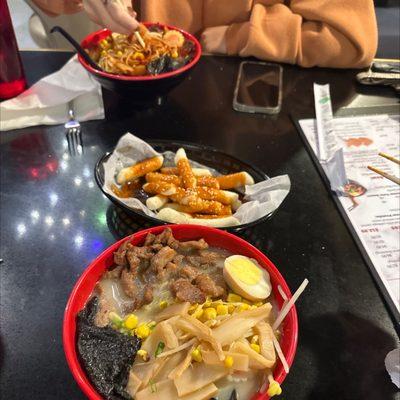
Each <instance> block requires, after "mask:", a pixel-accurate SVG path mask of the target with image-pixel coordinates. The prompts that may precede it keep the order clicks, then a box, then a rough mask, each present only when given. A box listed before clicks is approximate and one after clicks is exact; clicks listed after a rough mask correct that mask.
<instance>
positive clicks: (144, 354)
mask: <svg viewBox="0 0 400 400" xmlns="http://www.w3.org/2000/svg"><path fill="white" fill-rule="evenodd" d="M137 353H138V355H139V356H140V357H142V359H143V361H148V359H149V353H147V351H146V350H142V349H140V350H138V352H137Z"/></svg>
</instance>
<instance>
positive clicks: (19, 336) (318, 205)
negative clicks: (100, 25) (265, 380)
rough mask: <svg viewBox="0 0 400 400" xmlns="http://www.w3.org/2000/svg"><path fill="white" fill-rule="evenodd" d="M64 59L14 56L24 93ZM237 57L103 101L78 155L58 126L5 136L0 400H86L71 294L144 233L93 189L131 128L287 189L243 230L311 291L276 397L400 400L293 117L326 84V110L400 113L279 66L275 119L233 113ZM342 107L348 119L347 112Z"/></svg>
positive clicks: (373, 303) (389, 341)
mask: <svg viewBox="0 0 400 400" xmlns="http://www.w3.org/2000/svg"><path fill="white" fill-rule="evenodd" d="M70 56H71V54H70V53H60V52H23V54H22V58H23V62H24V65H25V70H26V74H27V78H28V81H29V83H30V84H32V83H33V82H35V81H36V80H38V79H39V78H40V77H42V76H44V75H47V74H49V73H50V72H53V71H55V70H57V69H58V68H59V67H60V66H61V65H63V63H64V62H65V61H66V60H67V59H68V58H69V57H70ZM239 62H240V60H239V59H235V58H228V57H203V58H202V59H201V61H200V63H199V65H198V66H197V68H195V70H194V71H193V72H192V73H191V74H190V77H189V79H187V80H186V81H185V82H183V83H182V84H181V85H180V86H179V87H177V88H176V89H174V90H173V92H171V94H170V96H169V98H168V99H167V101H166V102H165V103H164V104H163V105H161V106H155V107H149V108H145V109H143V108H142V109H138V108H137V107H136V106H134V105H131V104H129V101H126V100H121V99H117V98H116V97H115V96H109V95H107V96H105V97H106V98H105V102H106V104H107V114H108V118H107V120H101V121H91V122H85V123H83V124H82V127H83V138H84V149H85V154H84V156H83V157H70V156H69V155H68V151H67V145H66V140H65V135H64V128H63V127H62V126H47V127H43V126H40V127H32V128H26V129H22V130H16V131H9V132H2V133H1V134H0V138H1V255H0V258H1V259H2V260H3V261H2V262H1V264H0V272H1V325H0V326H1V337H0V345H1V347H0V373H1V394H2V396H3V397H2V398H3V399H7V400H12V399H41V400H46V399H68V400H70V399H83V398H84V395H83V394H82V392H81V391H80V389H79V388H78V386H77V384H76V383H75V382H74V380H73V378H72V375H71V373H70V371H69V369H68V366H67V364H66V361H65V358H64V353H63V347H62V335H61V332H62V322H63V313H64V307H65V304H66V302H67V299H68V296H69V294H70V291H71V289H72V287H73V285H74V283H75V282H76V280H77V278H78V277H79V276H80V274H81V273H82V271H83V270H84V269H85V268H86V267H87V265H88V264H89V263H90V261H91V260H93V259H94V258H95V257H96V256H97V255H98V254H99V253H100V252H101V251H102V250H104V249H105V248H106V247H108V246H109V245H110V244H112V243H113V242H115V241H116V240H117V239H119V238H121V237H123V236H126V235H127V234H129V233H132V232H134V231H135V230H137V229H139V228H140V227H138V226H137V225H136V224H135V221H132V220H130V219H129V218H127V216H126V215H125V214H124V213H123V212H121V210H119V209H117V208H115V207H114V206H113V205H112V204H111V203H110V202H109V200H107V199H106V198H105V197H104V196H103V195H102V194H101V193H100V191H99V189H98V188H97V186H96V184H95V182H94V178H93V167H94V165H95V162H96V160H97V159H98V158H99V157H100V156H101V155H102V154H103V153H104V152H106V151H109V150H112V148H113V146H115V144H116V142H117V140H118V139H119V137H120V136H121V135H122V134H124V133H125V132H126V131H130V132H134V133H135V134H136V135H138V136H140V137H142V138H145V139H147V138H148V139H175V140H185V141H191V142H195V143H202V144H207V145H211V146H214V147H215V148H217V149H219V150H222V151H225V152H227V153H229V154H232V155H234V156H236V157H239V158H241V159H243V160H244V161H247V162H250V163H253V164H254V165H256V166H257V167H259V168H261V169H262V170H264V171H265V172H266V173H267V174H268V175H270V176H276V175H280V174H289V176H290V179H291V182H292V188H291V192H290V194H289V196H288V197H287V199H286V200H285V201H284V203H283V204H282V206H281V207H280V209H279V210H278V212H277V213H276V214H275V215H274V216H273V218H272V219H270V220H269V221H267V222H265V223H263V224H262V225H259V226H257V227H256V228H254V229H251V230H250V231H249V232H246V233H244V237H245V238H246V239H247V240H249V241H250V242H251V243H253V244H255V245H256V246H257V247H258V248H259V249H261V250H262V251H263V252H265V253H266V254H267V255H268V256H269V257H270V258H271V259H272V261H273V262H274V263H275V264H276V265H277V266H278V268H279V269H280V271H281V272H282V274H283V276H284V277H285V278H286V280H287V282H288V284H289V286H290V288H291V289H292V290H295V289H296V288H297V287H298V285H299V284H300V283H301V282H302V281H303V279H304V278H308V279H309V280H310V284H309V286H308V288H307V290H306V292H305V293H304V294H303V296H302V297H301V299H300V300H299V302H298V303H297V310H298V315H299V346H298V349H297V354H296V358H295V361H294V364H293V366H292V369H291V372H290V374H289V376H288V377H287V379H286V380H285V382H284V384H283V395H282V396H281V397H282V398H284V399H296V400H302V399H318V400H322V399H341V400H343V399H349V400H350V399H351V400H353V399H374V400H375V399H385V400H386V399H399V398H400V396H399V393H398V392H397V390H396V387H395V386H394V385H393V384H392V383H391V381H390V379H389V376H388V374H387V373H386V371H385V368H384V358H385V356H386V354H387V353H388V352H389V351H390V350H392V349H394V348H395V347H396V346H398V336H397V334H396V330H395V328H394V323H393V320H392V319H391V317H390V314H389V312H388V310H387V308H386V306H385V303H384V300H383V298H382V296H381V295H380V293H379V291H378V289H377V287H376V285H375V283H374V281H373V279H372V277H371V275H370V273H369V271H368V268H367V266H366V264H365V262H364V261H363V259H362V257H361V255H360V252H359V251H358V249H357V247H356V245H355V243H354V241H353V239H352V237H351V235H350V234H349V232H348V230H347V229H346V227H345V224H344V222H343V220H342V219H341V217H340V214H339V212H338V210H337V209H336V208H335V204H334V202H333V200H332V198H331V195H330V193H329V192H328V190H327V189H326V187H325V186H324V184H323V182H322V180H321V177H320V176H319V175H318V173H317V171H316V169H315V167H314V165H313V163H312V161H311V158H310V156H309V155H308V153H307V151H306V150H305V147H304V145H303V143H302V141H301V139H300V136H299V135H298V133H297V132H296V129H295V127H294V125H293V123H292V121H291V118H290V114H291V113H294V114H299V115H301V114H303V115H307V116H309V117H311V116H313V96H312V83H313V82H314V81H316V82H319V83H330V84H331V92H332V98H333V103H334V109H335V110H338V109H339V108H341V109H342V113H351V112H353V111H354V110H350V109H349V107H364V110H366V108H365V107H366V106H367V107H378V108H377V109H379V107H380V106H382V105H390V104H396V103H397V100H396V99H395V98H394V97H393V96H394V95H393V92H392V91H391V89H389V88H384V89H374V88H362V87H360V86H358V85H357V84H356V83H355V80H354V77H355V74H356V71H352V70H346V71H337V70H329V69H311V70H303V69H300V68H297V67H292V66H285V67H284V97H283V107H282V111H281V113H280V114H279V115H277V116H275V117H269V116H263V115H250V114H243V113H237V112H235V111H233V110H232V106H231V105H232V94H233V88H234V83H235V79H236V74H237V70H238V65H239ZM343 110H344V111H343Z"/></svg>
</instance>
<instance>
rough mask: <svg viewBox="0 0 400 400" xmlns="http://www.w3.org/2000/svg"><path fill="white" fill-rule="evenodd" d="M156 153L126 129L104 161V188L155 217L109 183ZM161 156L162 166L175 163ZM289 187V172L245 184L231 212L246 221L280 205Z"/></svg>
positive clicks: (122, 200)
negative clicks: (239, 203) (240, 201)
mask: <svg viewBox="0 0 400 400" xmlns="http://www.w3.org/2000/svg"><path fill="white" fill-rule="evenodd" d="M156 155H159V153H157V152H156V151H155V150H154V149H153V148H152V147H151V146H150V145H149V144H148V143H146V142H145V141H143V140H142V139H140V138H138V137H136V136H134V135H132V134H131V133H126V134H125V135H124V136H122V137H121V139H120V140H119V141H118V144H117V146H116V148H115V150H114V151H113V153H112V154H111V156H110V157H109V159H108V160H107V161H106V162H105V163H104V165H103V166H104V185H103V190H104V191H105V192H106V193H108V194H109V195H111V196H113V197H114V198H116V199H118V200H119V201H121V202H122V203H124V204H125V205H127V206H128V207H130V208H133V209H136V210H141V211H143V212H144V213H145V214H147V215H149V216H151V217H156V218H157V214H156V213H155V212H153V211H151V210H149V209H148V208H147V207H146V206H145V205H144V204H143V203H142V202H141V201H140V200H138V199H135V198H120V197H118V196H117V195H116V194H115V193H114V192H113V191H112V190H111V185H112V184H116V181H115V176H116V175H117V174H118V172H119V171H120V170H121V169H122V168H125V167H128V166H130V165H132V164H135V163H137V162H139V161H142V160H144V159H145V158H149V157H154V156H156ZM163 156H164V166H173V165H174V163H173V158H174V153H172V152H165V153H163ZM191 164H192V166H193V167H202V168H207V169H209V170H210V171H211V172H212V174H213V175H219V173H218V171H215V170H213V169H212V168H210V167H208V166H207V165H202V164H199V163H196V162H194V161H191ZM289 191H290V178H289V176H288V175H281V176H276V177H274V178H271V179H267V180H265V181H262V182H258V183H256V184H254V185H251V186H246V187H245V191H244V193H245V200H246V202H245V203H243V204H242V206H240V207H239V208H238V209H237V211H236V212H235V213H234V214H233V216H234V217H235V218H237V219H238V221H239V223H240V224H246V223H249V222H253V221H255V220H257V219H259V218H262V217H264V216H265V215H268V214H270V213H271V212H273V211H275V210H276V209H277V208H278V207H279V206H280V205H281V203H282V202H283V200H284V199H285V197H286V196H287V195H288V193H289Z"/></svg>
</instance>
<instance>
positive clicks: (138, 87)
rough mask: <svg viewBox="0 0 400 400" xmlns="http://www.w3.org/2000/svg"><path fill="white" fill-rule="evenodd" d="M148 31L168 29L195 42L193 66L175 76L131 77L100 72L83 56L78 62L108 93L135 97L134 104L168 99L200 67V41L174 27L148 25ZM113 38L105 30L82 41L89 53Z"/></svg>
mask: <svg viewBox="0 0 400 400" xmlns="http://www.w3.org/2000/svg"><path fill="white" fill-rule="evenodd" d="M144 25H145V26H146V27H147V28H152V27H157V28H162V29H163V28H168V29H170V30H177V31H179V32H181V33H182V35H183V36H184V37H185V39H186V40H188V41H191V42H192V43H193V46H194V51H193V58H192V59H191V61H190V62H189V63H187V64H186V65H184V66H182V67H181V68H178V69H176V70H174V71H171V72H164V73H161V74H158V75H140V76H129V75H119V74H112V73H109V72H105V71H99V70H96V69H94V68H93V67H92V66H90V65H89V64H88V63H87V62H86V61H85V60H84V59H83V58H82V57H81V56H80V55H78V60H79V62H80V63H81V64H82V66H83V67H84V68H85V69H86V70H87V71H88V72H89V73H90V75H92V76H93V78H94V79H95V80H96V81H98V82H99V83H100V85H101V86H102V87H104V88H105V89H108V90H111V91H113V92H116V93H118V94H121V95H128V96H131V99H132V100H133V101H140V100H142V99H143V100H146V99H151V98H156V97H158V96H164V95H166V94H167V93H168V92H169V91H170V90H171V89H172V88H174V87H175V86H177V85H178V84H179V83H181V82H182V81H183V80H184V79H185V77H186V76H187V74H188V72H189V71H190V70H191V69H192V68H193V67H194V66H195V65H196V64H197V63H198V61H199V59H200V56H201V46H200V43H199V41H198V40H197V39H196V38H195V37H194V36H193V35H191V34H190V33H188V32H185V31H183V30H182V29H179V28H176V27H174V26H170V25H163V24H158V23H157V24H152V23H144ZM110 35H111V31H110V30H108V29H101V30H99V31H96V32H93V33H91V34H89V35H88V36H86V37H85V39H83V40H82V42H81V46H82V47H83V48H84V49H88V48H91V47H94V46H96V45H97V44H98V43H99V42H100V41H101V40H103V39H105V38H106V37H108V36H110Z"/></svg>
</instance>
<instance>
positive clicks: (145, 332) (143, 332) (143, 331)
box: [136, 324, 151, 339]
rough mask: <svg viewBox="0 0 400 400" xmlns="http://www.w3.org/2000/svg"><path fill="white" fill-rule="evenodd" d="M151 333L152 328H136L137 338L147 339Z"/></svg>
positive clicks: (142, 326)
mask: <svg viewBox="0 0 400 400" xmlns="http://www.w3.org/2000/svg"><path fill="white" fill-rule="evenodd" d="M150 333H151V332H150V328H149V327H148V326H147V325H145V324H141V325H139V326H138V327H137V328H136V336H138V337H140V338H141V339H146V338H147V337H148V336H149V335H150Z"/></svg>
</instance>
